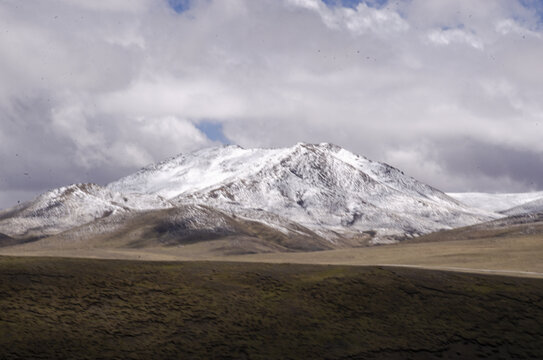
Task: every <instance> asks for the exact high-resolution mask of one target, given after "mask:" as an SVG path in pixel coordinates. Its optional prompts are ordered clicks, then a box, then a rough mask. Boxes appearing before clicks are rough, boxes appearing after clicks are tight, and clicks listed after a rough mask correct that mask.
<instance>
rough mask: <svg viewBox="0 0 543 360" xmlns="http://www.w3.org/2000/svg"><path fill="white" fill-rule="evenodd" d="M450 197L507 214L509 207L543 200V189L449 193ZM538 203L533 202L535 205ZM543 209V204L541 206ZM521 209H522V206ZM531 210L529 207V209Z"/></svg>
mask: <svg viewBox="0 0 543 360" xmlns="http://www.w3.org/2000/svg"><path fill="white" fill-rule="evenodd" d="M447 195H449V196H450V197H452V198H454V199H456V200H458V201H460V202H462V203H464V204H466V205H469V206H472V207H474V208H478V209H482V210H486V211H491V212H499V213H504V214H507V212H508V210H509V209H512V208H515V207H518V206H522V205H524V204H527V203H529V202H532V201H537V200H538V199H540V201H543V200H541V199H543V191H539V192H527V193H510V194H490V193H480V192H470V193H448V194H447ZM535 204H536V203H534V204H532V205H535ZM541 208H542V210H543V206H542V207H541ZM518 210H519V211H522V210H521V209H520V208H519V209H518ZM527 210H529V209H527Z"/></svg>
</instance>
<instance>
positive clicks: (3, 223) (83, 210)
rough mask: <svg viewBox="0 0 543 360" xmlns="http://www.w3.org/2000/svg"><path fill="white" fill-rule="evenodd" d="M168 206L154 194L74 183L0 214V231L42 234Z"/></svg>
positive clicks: (20, 235)
mask: <svg viewBox="0 0 543 360" xmlns="http://www.w3.org/2000/svg"><path fill="white" fill-rule="evenodd" d="M168 207H172V205H171V204H170V203H169V202H168V201H166V200H164V199H163V198H162V197H160V196H157V195H148V194H130V195H125V194H120V193H118V192H114V191H110V190H107V189H105V188H103V187H101V186H99V185H96V184H76V185H70V186H66V187H61V188H58V189H54V190H51V191H48V192H46V193H44V194H42V195H40V196H38V197H37V198H36V199H35V200H34V201H32V202H29V203H25V204H21V205H19V206H17V207H15V208H12V209H9V210H7V211H4V212H2V213H0V232H2V233H4V234H5V235H8V236H10V237H15V238H33V237H44V236H48V235H53V234H58V233H60V232H62V231H65V230H68V229H72V228H74V227H77V226H79V225H82V224H86V223H89V222H92V221H95V220H96V219H100V218H104V217H108V216H111V215H112V214H116V213H120V212H129V211H141V210H147V209H161V208H168Z"/></svg>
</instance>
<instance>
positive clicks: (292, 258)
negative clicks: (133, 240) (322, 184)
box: [0, 235, 543, 277]
mask: <svg viewBox="0 0 543 360" xmlns="http://www.w3.org/2000/svg"><path fill="white" fill-rule="evenodd" d="M243 241H244V239H235V238H229V239H221V240H213V241H206V242H199V243H195V244H190V245H185V246H178V247H149V248H140V249H122V248H108V249H106V248H87V249H81V250H75V249H67V250H62V249H57V250H55V249H43V250H40V249H39V248H30V249H29V248H24V247H23V248H18V247H11V248H2V249H0V254H3V255H19V256H64V257H84V258H104V259H132V260H156V261H172V260H218V261H245V262H267V263H298V264H336V265H377V264H380V265H383V264H390V265H407V266H416V267H425V268H435V269H448V270H459V271H468V272H496V273H503V274H509V275H519V276H538V277H539V276H543V261H541V259H543V236H541V235H526V236H506V237H494V238H483V239H469V240H453V241H436V242H423V243H407V242H406V243H400V244H397V245H386V246H375V247H362V248H352V249H338V250H327V251H316V252H291V253H284V252H283V253H267V254H249V255H225V254H228V253H231V251H230V250H231V249H232V248H237V247H243ZM236 242H237V243H236Z"/></svg>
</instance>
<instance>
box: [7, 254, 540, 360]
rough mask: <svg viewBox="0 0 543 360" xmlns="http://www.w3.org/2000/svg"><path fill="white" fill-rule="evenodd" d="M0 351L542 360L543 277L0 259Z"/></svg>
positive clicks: (81, 355)
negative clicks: (539, 359) (524, 277)
mask: <svg viewBox="0 0 543 360" xmlns="http://www.w3.org/2000/svg"><path fill="white" fill-rule="evenodd" d="M0 293H1V294H2V296H1V297H0V308H1V309H2V312H1V313H0V324H1V326H0V358H2V359H31V358H32V359H33V358H46V359H89V358H94V359H98V358H99V359H185V358H187V359H211V358H222V359H323V358H327V359H474V358H495V359H538V358H543V328H542V327H541V322H542V321H543V280H540V279H521V278H509V277H501V276H483V275H472V274H458V273H448V272H439V271H425V270H417V269H405V268H386V267H385V268H383V267H352V266H351V267H339V266H315V265H269V264H239V263H211V262H189V263H171V262H170V263H156V262H155V263H148V262H137V261H101V260H76V259H57V258H54V259H43V258H42V259H40V258H1V257H0Z"/></svg>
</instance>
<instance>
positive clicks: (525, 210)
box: [501, 196, 543, 216]
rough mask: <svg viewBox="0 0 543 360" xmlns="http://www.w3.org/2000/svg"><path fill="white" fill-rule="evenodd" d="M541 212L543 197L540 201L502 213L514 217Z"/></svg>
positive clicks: (530, 202)
mask: <svg viewBox="0 0 543 360" xmlns="http://www.w3.org/2000/svg"><path fill="white" fill-rule="evenodd" d="M540 212H543V196H542V197H541V198H539V199H535V200H532V201H528V202H526V203H524V204H521V205H518V206H515V207H512V208H510V209H507V210H505V211H502V212H501V213H502V214H505V215H508V216H513V215H522V214H535V213H540Z"/></svg>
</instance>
